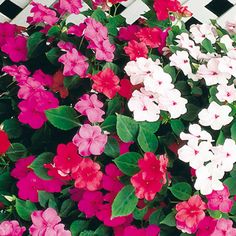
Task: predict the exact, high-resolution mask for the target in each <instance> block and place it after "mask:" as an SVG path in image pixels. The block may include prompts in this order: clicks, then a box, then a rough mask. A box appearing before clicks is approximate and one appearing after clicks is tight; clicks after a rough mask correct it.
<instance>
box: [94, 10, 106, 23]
mask: <svg viewBox="0 0 236 236" xmlns="http://www.w3.org/2000/svg"><path fill="white" fill-rule="evenodd" d="M91 17H92V18H94V19H95V20H97V21H99V22H101V23H102V24H105V23H106V21H107V17H106V14H105V12H104V11H103V10H102V9H101V8H100V7H98V8H97V9H96V10H94V11H93V14H92V15H91Z"/></svg>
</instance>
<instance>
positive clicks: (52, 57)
mask: <svg viewBox="0 0 236 236" xmlns="http://www.w3.org/2000/svg"><path fill="white" fill-rule="evenodd" d="M61 55H62V52H61V50H60V49H59V48H52V49H50V50H49V51H48V52H46V57H47V59H48V60H49V61H50V62H51V63H52V64H53V65H58V64H59V62H58V58H59V57H60V56H61Z"/></svg>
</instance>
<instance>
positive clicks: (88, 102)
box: [75, 94, 105, 123]
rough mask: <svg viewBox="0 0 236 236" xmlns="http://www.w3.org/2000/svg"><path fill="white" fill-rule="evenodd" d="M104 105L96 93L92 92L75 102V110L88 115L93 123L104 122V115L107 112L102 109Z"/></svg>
mask: <svg viewBox="0 0 236 236" xmlns="http://www.w3.org/2000/svg"><path fill="white" fill-rule="evenodd" d="M102 107H103V103H102V102H101V101H99V100H98V97H97V95H96V94H92V95H91V96H89V95H88V94H84V95H83V96H82V97H81V98H80V101H78V102H77V103H76V104H75V110H77V111H78V112H80V113H81V114H82V115H86V116H87V117H88V120H89V121H90V122H91V123H94V122H102V121H103V120H104V119H103V118H102V116H103V115H104V114H105V112H104V111H103V110H102V109H101V108H102Z"/></svg>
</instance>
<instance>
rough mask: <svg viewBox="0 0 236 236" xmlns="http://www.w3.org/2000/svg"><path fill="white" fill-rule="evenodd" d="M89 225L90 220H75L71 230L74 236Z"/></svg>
mask: <svg viewBox="0 0 236 236" xmlns="http://www.w3.org/2000/svg"><path fill="white" fill-rule="evenodd" d="M88 225H89V220H75V221H73V222H72V224H71V225H70V232H71V234H72V236H78V235H79V233H81V232H82V231H84V230H85V229H86V228H87V227H88Z"/></svg>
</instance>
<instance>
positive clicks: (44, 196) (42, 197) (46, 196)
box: [38, 191, 55, 208]
mask: <svg viewBox="0 0 236 236" xmlns="http://www.w3.org/2000/svg"><path fill="white" fill-rule="evenodd" d="M38 197H39V204H40V205H41V206H42V207H44V208H46V207H47V203H48V202H49V200H50V199H51V200H53V201H55V198H54V195H53V194H52V193H48V192H45V191H38Z"/></svg>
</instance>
